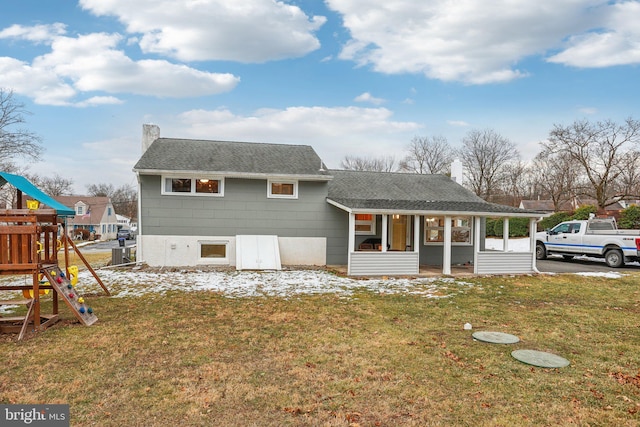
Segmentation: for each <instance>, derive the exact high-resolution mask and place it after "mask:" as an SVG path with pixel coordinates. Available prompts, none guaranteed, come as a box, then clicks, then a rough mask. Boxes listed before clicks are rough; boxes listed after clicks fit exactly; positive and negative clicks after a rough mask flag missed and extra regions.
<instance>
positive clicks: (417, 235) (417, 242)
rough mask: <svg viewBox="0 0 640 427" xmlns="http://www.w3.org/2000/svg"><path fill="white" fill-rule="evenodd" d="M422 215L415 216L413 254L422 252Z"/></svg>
mask: <svg viewBox="0 0 640 427" xmlns="http://www.w3.org/2000/svg"><path fill="white" fill-rule="evenodd" d="M420 243H422V242H421V241H420V215H414V216H413V252H420Z"/></svg>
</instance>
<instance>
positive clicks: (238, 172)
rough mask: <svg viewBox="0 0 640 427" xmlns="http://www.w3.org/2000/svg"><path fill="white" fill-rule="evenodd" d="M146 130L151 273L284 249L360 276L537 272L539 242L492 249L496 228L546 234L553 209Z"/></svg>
mask: <svg viewBox="0 0 640 427" xmlns="http://www.w3.org/2000/svg"><path fill="white" fill-rule="evenodd" d="M143 135H144V137H143V154H142V156H141V158H140V160H139V161H138V162H137V164H136V165H135V166H134V169H133V170H134V172H135V173H136V175H137V177H138V182H139V197H138V201H139V202H138V203H139V209H138V212H139V217H138V226H139V228H138V235H139V238H138V259H140V260H144V261H145V262H146V263H147V264H149V265H151V266H194V265H231V266H236V267H237V268H246V263H247V262H249V264H251V263H253V262H257V267H256V268H260V267H261V261H263V259H264V258H266V257H267V255H268V254H269V253H270V252H269V251H271V250H273V248H274V247H275V252H277V254H276V255H277V258H279V260H280V261H281V262H282V264H286V265H346V266H347V269H348V274H350V275H391V274H398V275H400V274H417V273H418V272H419V268H420V265H433V266H441V267H442V272H443V274H450V273H451V266H452V265H455V264H468V265H473V269H474V272H475V273H477V274H488V273H529V272H535V271H536V269H535V241H534V239H533V238H532V239H530V240H531V245H530V249H529V251H527V252H508V245H507V244H505V247H507V250H505V251H500V252H496V251H485V250H484V221H485V219H486V218H488V217H502V218H505V224H507V226H508V218H510V217H525V218H529V220H530V230H532V233H531V234H534V232H535V225H536V221H537V220H538V219H539V218H540V217H541V216H543V214H541V213H540V212H537V211H532V210H524V209H518V208H513V207H509V206H502V205H496V204H492V203H487V202H485V201H484V200H482V199H481V198H479V197H477V196H476V195H474V194H473V193H472V192H470V191H468V190H466V189H465V188H464V187H462V186H460V185H459V184H457V183H455V182H454V181H452V180H451V179H450V178H448V177H446V176H443V175H418V174H404V173H382V172H357V171H344V170H328V169H327V168H326V167H325V165H324V164H323V162H322V160H321V159H320V157H318V155H317V154H316V153H315V151H314V150H313V148H311V147H309V146H305V145H282V144H260V143H245V142H224V141H204V140H187V139H173V138H159V129H158V128H157V127H156V126H151V125H145V127H144V131H143ZM507 235H508V233H507ZM506 239H508V237H507V238H506ZM505 243H508V242H507V241H505ZM241 264H242V266H241ZM249 268H251V267H249Z"/></svg>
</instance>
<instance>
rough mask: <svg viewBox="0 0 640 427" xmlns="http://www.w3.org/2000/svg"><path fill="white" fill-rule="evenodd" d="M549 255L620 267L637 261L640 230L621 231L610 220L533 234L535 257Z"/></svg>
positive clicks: (574, 223)
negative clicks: (583, 257) (585, 258)
mask: <svg viewBox="0 0 640 427" xmlns="http://www.w3.org/2000/svg"><path fill="white" fill-rule="evenodd" d="M550 254H556V255H562V256H563V257H564V258H565V259H572V258H573V257H574V256H578V255H587V256H590V257H596V258H604V261H605V262H606V263H607V265H608V266H609V267H621V266H623V265H624V263H625V262H631V261H639V260H640V258H639V256H640V230H620V229H618V227H617V225H616V221H615V219H613V218H606V219H605V218H593V219H590V220H585V221H565V222H561V223H560V224H558V225H556V226H555V227H553V228H552V229H551V230H547V231H541V232H539V233H536V258H537V259H545V258H546V257H547V255H550Z"/></svg>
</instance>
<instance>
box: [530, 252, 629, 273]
mask: <svg viewBox="0 0 640 427" xmlns="http://www.w3.org/2000/svg"><path fill="white" fill-rule="evenodd" d="M536 265H537V267H538V270H540V272H543V273H607V272H611V271H615V272H617V273H624V272H636V273H637V272H640V264H638V263H637V262H632V263H628V264H626V265H625V266H624V267H620V268H611V267H609V266H607V264H605V263H604V260H601V259H597V258H588V257H576V258H574V259H572V260H569V261H567V260H564V259H563V258H562V257H559V256H550V257H548V258H547V259H546V260H537V262H536Z"/></svg>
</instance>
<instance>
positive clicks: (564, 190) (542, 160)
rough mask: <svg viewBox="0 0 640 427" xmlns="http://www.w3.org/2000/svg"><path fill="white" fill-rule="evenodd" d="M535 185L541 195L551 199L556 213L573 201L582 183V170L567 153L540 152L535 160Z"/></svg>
mask: <svg viewBox="0 0 640 427" xmlns="http://www.w3.org/2000/svg"><path fill="white" fill-rule="evenodd" d="M531 170H532V174H533V184H534V185H535V186H536V187H537V190H538V192H539V194H541V195H542V196H543V197H545V198H549V199H551V201H552V202H553V209H554V211H556V212H558V211H560V209H561V206H562V205H563V204H564V203H566V202H568V201H570V200H572V199H573V198H574V197H575V196H576V195H577V191H578V188H579V186H580V185H579V183H580V170H579V165H578V164H576V161H575V160H574V159H573V158H572V157H571V156H569V155H568V154H567V153H557V154H553V153H551V152H549V151H548V150H543V151H542V152H540V153H539V154H538V155H537V156H536V157H535V159H534V160H533V165H532V168H531Z"/></svg>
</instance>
